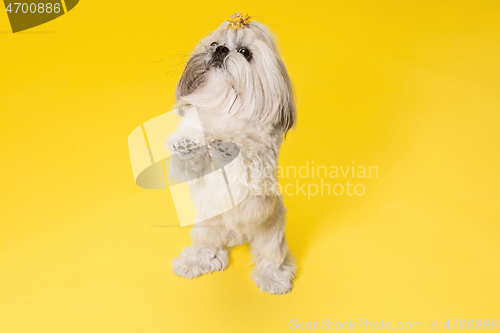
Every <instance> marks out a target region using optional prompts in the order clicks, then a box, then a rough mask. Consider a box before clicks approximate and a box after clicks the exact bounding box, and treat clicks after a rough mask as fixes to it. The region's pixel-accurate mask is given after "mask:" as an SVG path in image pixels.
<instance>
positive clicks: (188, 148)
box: [172, 138, 199, 155]
mask: <svg viewBox="0 0 500 333" xmlns="http://www.w3.org/2000/svg"><path fill="white" fill-rule="evenodd" d="M198 148H199V144H198V143H197V142H196V141H194V140H191V139H188V138H184V139H181V140H180V141H178V142H176V143H174V144H172V150H173V151H175V152H176V153H180V154H183V155H186V154H189V153H191V152H193V151H195V150H196V149H198Z"/></svg>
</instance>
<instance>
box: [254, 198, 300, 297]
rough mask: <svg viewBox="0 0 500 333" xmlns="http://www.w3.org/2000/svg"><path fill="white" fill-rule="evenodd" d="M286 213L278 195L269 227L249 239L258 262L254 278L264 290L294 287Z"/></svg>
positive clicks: (272, 291) (283, 290)
mask: <svg viewBox="0 0 500 333" xmlns="http://www.w3.org/2000/svg"><path fill="white" fill-rule="evenodd" d="M285 212H286V210H285V207H284V205H283V201H282V199H281V197H279V198H278V206H277V208H276V211H275V213H274V215H273V216H272V218H271V220H270V221H269V223H266V224H267V227H265V228H263V229H260V232H259V233H258V234H254V235H253V237H252V239H251V241H250V249H251V252H252V253H253V254H254V261H255V263H256V264H255V268H254V270H253V271H252V279H253V280H254V281H255V282H256V283H257V286H258V287H259V288H260V290H261V291H262V292H267V293H270V294H275V295H279V294H286V293H288V292H290V291H291V290H292V288H293V283H292V281H293V279H294V277H295V273H296V270H297V266H296V265H295V259H294V258H293V257H292V255H291V254H290V253H289V252H288V244H287V242H286V238H285Z"/></svg>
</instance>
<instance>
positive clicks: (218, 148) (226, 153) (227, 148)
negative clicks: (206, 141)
mask: <svg viewBox="0 0 500 333" xmlns="http://www.w3.org/2000/svg"><path fill="white" fill-rule="evenodd" d="M210 148H211V149H212V152H214V154H218V155H220V156H221V157H223V158H225V159H231V160H232V159H234V158H235V157H236V156H237V155H238V153H239V152H240V148H239V147H238V145H236V144H234V143H231V142H223V141H212V142H211V143H210Z"/></svg>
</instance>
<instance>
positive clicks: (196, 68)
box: [175, 53, 207, 100]
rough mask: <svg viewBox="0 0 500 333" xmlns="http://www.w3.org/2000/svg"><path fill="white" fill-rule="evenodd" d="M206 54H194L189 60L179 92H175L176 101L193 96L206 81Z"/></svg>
mask: <svg viewBox="0 0 500 333" xmlns="http://www.w3.org/2000/svg"><path fill="white" fill-rule="evenodd" d="M204 57H205V55H204V54H200V53H198V54H193V55H192V56H191V58H189V60H188V62H187V64H186V67H185V68H184V71H183V72H182V75H181V78H180V80H179V83H178V84H177V90H176V91H175V99H176V100H179V98H181V97H182V96H186V95H189V94H191V93H192V92H193V91H195V90H196V88H198V87H199V86H200V84H202V83H203V81H204V80H205V76H206V72H207V68H206V67H205V62H204Z"/></svg>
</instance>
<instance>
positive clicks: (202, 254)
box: [172, 246, 229, 279]
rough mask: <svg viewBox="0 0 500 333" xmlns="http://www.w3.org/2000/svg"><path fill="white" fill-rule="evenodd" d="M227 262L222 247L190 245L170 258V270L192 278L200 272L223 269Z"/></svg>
mask: <svg viewBox="0 0 500 333" xmlns="http://www.w3.org/2000/svg"><path fill="white" fill-rule="evenodd" d="M228 264H229V258H228V256H227V251H226V249H224V248H216V247H196V246H190V247H187V248H185V249H184V250H183V251H182V252H181V254H180V255H179V257H178V258H174V259H173V260H172V270H173V272H174V273H175V274H177V275H179V276H182V277H185V278H188V279H194V278H196V277H198V276H200V275H202V274H207V273H212V272H217V271H223V270H225V269H226V268H227V265H228Z"/></svg>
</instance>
